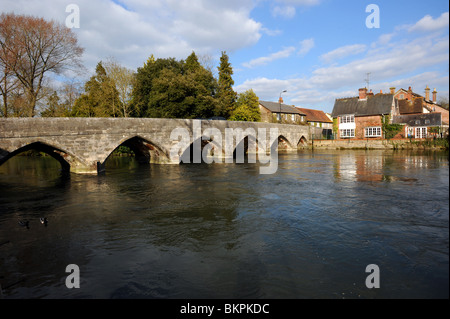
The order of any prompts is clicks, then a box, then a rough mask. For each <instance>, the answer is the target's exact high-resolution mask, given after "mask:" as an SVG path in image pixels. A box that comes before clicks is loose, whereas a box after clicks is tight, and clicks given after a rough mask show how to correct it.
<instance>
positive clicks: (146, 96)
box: [132, 52, 217, 118]
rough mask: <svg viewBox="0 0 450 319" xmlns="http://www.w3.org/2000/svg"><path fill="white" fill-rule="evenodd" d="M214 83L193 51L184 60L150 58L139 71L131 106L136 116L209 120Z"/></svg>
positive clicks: (215, 83) (213, 101)
mask: <svg viewBox="0 0 450 319" xmlns="http://www.w3.org/2000/svg"><path fill="white" fill-rule="evenodd" d="M216 91H217V82H216V80H215V79H214V77H213V75H212V73H211V72H210V71H208V70H206V69H205V68H204V67H203V66H201V64H200V63H199V62H198V58H197V56H196V55H195V52H192V54H191V55H189V57H188V58H187V59H186V62H184V61H176V60H175V59H157V60H154V59H149V61H147V63H146V64H145V65H144V67H143V68H139V69H138V73H137V76H136V85H135V88H134V90H133V100H132V103H133V104H134V105H135V106H136V108H137V109H138V110H139V114H138V115H139V116H142V117H153V118H161V117H163V118H208V117H212V116H214V115H215V114H216V99H215V94H216Z"/></svg>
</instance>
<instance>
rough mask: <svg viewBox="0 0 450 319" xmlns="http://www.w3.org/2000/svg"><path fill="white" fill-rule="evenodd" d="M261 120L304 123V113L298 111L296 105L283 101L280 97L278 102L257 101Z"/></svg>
mask: <svg viewBox="0 0 450 319" xmlns="http://www.w3.org/2000/svg"><path fill="white" fill-rule="evenodd" d="M259 110H260V113H261V122H267V123H285V124H302V125H305V124H306V114H304V113H302V112H300V110H298V109H297V108H296V107H294V106H291V105H287V104H284V103H283V99H282V98H280V100H279V101H278V102H268V101H261V100H260V101H259Z"/></svg>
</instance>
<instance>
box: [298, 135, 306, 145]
mask: <svg viewBox="0 0 450 319" xmlns="http://www.w3.org/2000/svg"><path fill="white" fill-rule="evenodd" d="M307 144H308V140H307V139H306V138H305V136H303V135H302V137H301V138H300V140H299V141H298V143H297V148H304V147H306V146H307Z"/></svg>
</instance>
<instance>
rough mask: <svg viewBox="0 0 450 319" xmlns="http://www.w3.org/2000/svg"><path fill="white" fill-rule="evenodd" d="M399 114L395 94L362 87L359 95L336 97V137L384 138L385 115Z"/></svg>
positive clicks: (334, 110) (333, 114)
mask: <svg viewBox="0 0 450 319" xmlns="http://www.w3.org/2000/svg"><path fill="white" fill-rule="evenodd" d="M398 114H399V110H398V103H397V100H396V99H395V98H394V94H392V93H388V94H384V93H382V92H380V93H378V94H373V92H372V91H370V92H367V89H366V88H361V89H359V95H358V96H357V97H349V98H343V99H336V101H335V104H334V108H333V112H332V113H331V116H332V117H333V118H336V119H337V124H338V128H337V136H336V139H348V138H356V139H365V138H371V139H382V138H383V132H382V131H383V130H382V123H383V116H384V115H398Z"/></svg>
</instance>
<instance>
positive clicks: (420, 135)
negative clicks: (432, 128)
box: [414, 126, 428, 138]
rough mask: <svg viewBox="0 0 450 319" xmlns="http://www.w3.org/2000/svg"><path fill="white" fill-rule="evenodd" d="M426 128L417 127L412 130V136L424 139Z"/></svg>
mask: <svg viewBox="0 0 450 319" xmlns="http://www.w3.org/2000/svg"><path fill="white" fill-rule="evenodd" d="M427 133H428V130H427V127H426V126H419V127H416V128H414V136H415V137H416V138H426V137H427Z"/></svg>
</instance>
